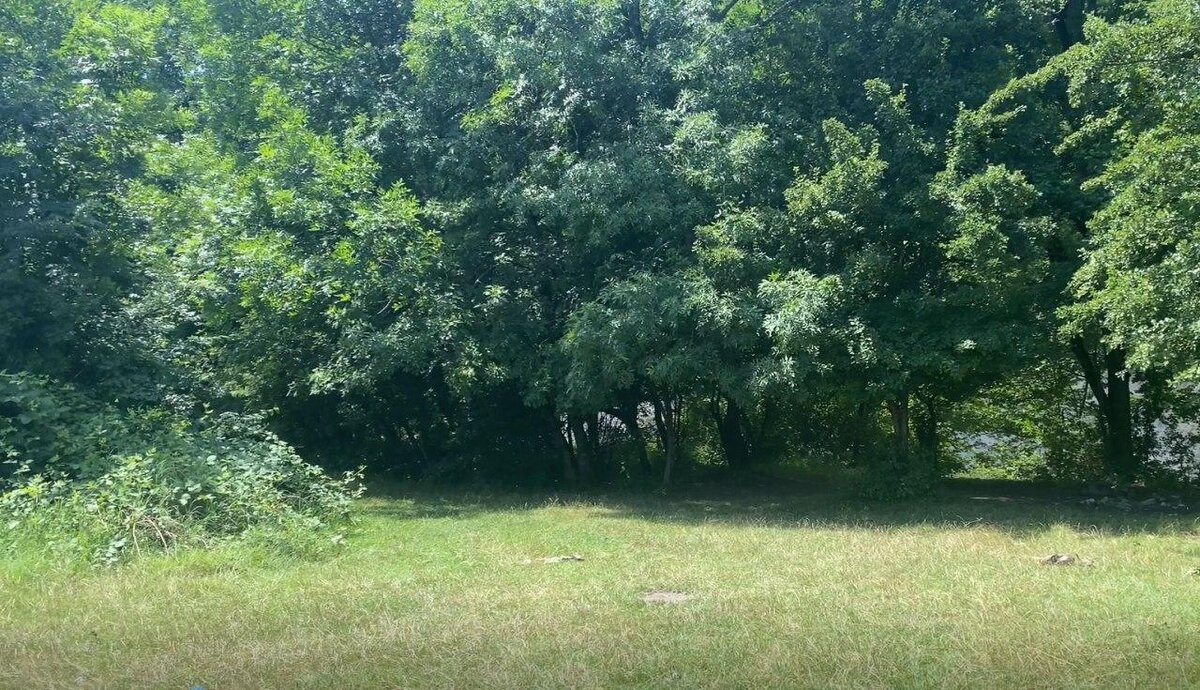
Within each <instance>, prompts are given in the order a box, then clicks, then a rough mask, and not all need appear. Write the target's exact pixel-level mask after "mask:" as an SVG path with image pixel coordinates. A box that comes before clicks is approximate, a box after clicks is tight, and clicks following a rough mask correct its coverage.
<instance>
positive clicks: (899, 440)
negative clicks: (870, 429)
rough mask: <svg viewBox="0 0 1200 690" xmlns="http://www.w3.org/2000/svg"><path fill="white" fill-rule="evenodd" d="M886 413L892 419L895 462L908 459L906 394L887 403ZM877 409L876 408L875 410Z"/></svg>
mask: <svg viewBox="0 0 1200 690" xmlns="http://www.w3.org/2000/svg"><path fill="white" fill-rule="evenodd" d="M887 408H888V413H889V414H891V417H892V451H893V453H894V454H895V457H896V459H897V460H903V459H906V458H907V457H908V450H909V448H908V422H909V409H908V394H907V393H905V394H903V395H901V396H900V397H898V398H893V399H891V400H889V401H888V402H887ZM876 409H878V408H876Z"/></svg>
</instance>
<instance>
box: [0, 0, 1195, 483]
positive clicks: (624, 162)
mask: <svg viewBox="0 0 1200 690" xmlns="http://www.w3.org/2000/svg"><path fill="white" fill-rule="evenodd" d="M1198 180H1200V7H1198V6H1197V5H1196V3H1195V2H1194V0H984V1H977V2H967V1H965V0H717V1H714V0H536V1H530V0H123V1H121V2H101V1H99V0H2V1H0V257H2V261H0V370H5V371H7V372H9V374H10V378H9V383H8V384H7V385H8V388H7V389H6V390H9V391H10V394H9V396H8V398H7V401H6V402H3V407H2V408H0V419H3V420H5V421H4V424H7V425H8V426H7V427H5V428H8V429H9V430H10V431H9V432H8V433H7V434H0V450H5V452H7V453H8V454H9V455H10V457H12V458H19V456H21V454H22V452H25V451H23V450H22V447H21V446H20V444H19V443H17V441H15V440H14V439H18V440H19V439H25V441H23V442H24V443H27V444H32V443H37V441H36V440H32V441H31V440H29V439H30V438H35V437H32V436H30V435H29V434H28V433H26V434H25V435H24V436H22V435H21V433H24V432H21V433H18V432H20V431H21V430H22V429H24V430H26V431H27V428H28V426H29V425H30V424H34V425H35V426H36V425H38V424H41V425H43V427H44V428H45V429H47V431H46V432H45V434H43V435H42V436H40V437H36V438H41V439H42V440H43V441H44V440H45V438H46V435H47V434H49V435H54V434H55V433H72V434H73V433H76V432H75V431H74V430H70V431H67V432H64V431H63V429H64V428H65V427H62V426H59V427H57V428H58V432H55V428H56V427H55V425H54V424H53V423H52V422H53V420H51V422H45V420H39V419H32V418H33V417H36V416H37V414H36V413H37V411H38V409H41V408H37V406H36V405H35V404H34V403H32V402H30V401H33V400H34V399H35V398H36V397H37V396H36V395H35V394H34V393H31V392H30V391H31V390H32V389H31V388H30V387H31V386H34V387H35V388H36V387H37V386H44V387H47V388H49V389H53V390H58V389H57V388H55V387H59V386H67V387H69V389H70V390H71V391H73V392H71V393H69V394H63V393H61V391H60V393H59V394H61V395H70V396H74V395H76V394H80V395H86V396H89V397H90V399H92V400H95V401H96V402H97V405H98V406H100V405H103V406H104V409H105V410H107V412H106V414H111V413H112V409H113V408H112V406H116V408H119V409H123V410H127V411H139V412H138V414H143V413H144V412H145V411H146V410H170V414H171V415H174V416H172V417H171V419H172V420H175V421H174V422H173V423H175V424H178V423H179V421H178V420H179V419H180V418H183V419H193V420H198V419H203V418H208V417H210V416H212V415H215V414H219V413H225V412H255V413H262V414H263V415H265V417H264V419H265V420H266V424H267V425H268V426H269V427H270V428H271V429H272V430H273V431H274V432H275V433H277V434H279V435H280V436H281V437H282V438H283V439H284V440H286V441H287V442H289V443H290V444H292V445H293V446H294V447H296V448H297V449H298V450H299V452H300V454H301V455H302V456H304V457H306V458H307V459H309V460H312V461H319V462H321V463H323V464H325V465H326V466H327V467H339V466H347V465H356V464H358V463H359V462H366V463H368V464H370V465H372V466H373V467H375V468H377V469H379V470H388V471H392V472H393V473H395V474H396V475H399V476H406V477H431V478H440V479H446V480H474V479H481V480H503V481H515V482H520V483H536V484H544V483H553V482H574V483H588V482H606V481H616V480H620V479H622V478H633V479H637V478H639V477H646V479H645V481H655V482H658V481H664V482H665V481H667V480H668V479H669V477H670V475H671V473H672V472H676V473H677V472H680V471H684V470H685V469H686V468H687V467H692V466H695V465H696V464H709V465H719V464H725V465H728V466H730V467H731V468H742V467H745V466H747V465H750V464H752V463H765V462H781V461H794V462H807V463H828V464H830V465H834V466H845V467H851V468H854V469H855V470H856V471H857V472H859V473H860V474H861V475H862V476H863V477H865V478H866V479H867V480H868V484H869V485H870V486H872V487H874V488H875V489H878V490H879V491H881V492H888V493H896V492H900V493H903V492H912V491H919V490H920V489H921V488H922V487H924V486H927V485H928V483H929V481H931V480H932V479H933V478H935V477H937V476H939V475H944V474H946V473H949V472H953V471H957V470H960V469H964V468H969V467H971V466H975V465H979V466H980V467H978V468H976V469H980V471H982V469H985V468H987V467H990V469H991V471H993V472H996V473H1000V474H1008V475H1019V476H1045V477H1056V478H1073V479H1088V480H1110V481H1119V482H1132V481H1153V480H1157V479H1160V478H1163V477H1168V476H1170V477H1174V478H1187V477H1194V476H1195V472H1196V469H1197V463H1196V458H1195V454H1194V453H1195V450H1194V449H1195V444H1194V443H1193V439H1192V438H1191V436H1190V435H1189V434H1190V433H1192V432H1193V430H1194V429H1195V427H1194V426H1189V423H1190V422H1191V421H1192V420H1195V419H1196V418H1197V416H1198V415H1197V407H1198V405H1197V402H1198V400H1197V396H1196V395H1195V393H1194V390H1195V388H1194V386H1195V383H1196V381H1197V378H1198V374H1200V369H1198V368H1197V365H1198V364H1200V268H1198V267H1200V183H1198V182H1197V181H1198ZM17 372H23V373H22V374H21V376H20V377H16V378H14V376H15V375H16V373H17ZM18 384H19V385H18ZM18 390H19V391H23V392H21V393H20V394H17V393H11V391H18ZM72 399H74V398H72ZM72 409H76V408H72ZM13 429H16V430H17V431H12V430H13ZM89 438H90V437H89ZM6 439H7V440H6ZM97 443H99V442H97ZM94 447H97V448H102V447H103V445H102V444H101V445H95V446H94ZM972 448H974V449H975V450H980V449H982V450H983V452H976V453H972V452H971V450H972ZM25 455H29V453H28V452H25ZM100 455H103V452H100ZM38 457H39V458H40V459H39V460H38V461H37V463H35V466H33V467H30V466H29V464H28V463H26V466H25V467H26V470H27V471H37V470H39V469H42V468H44V467H45V466H48V465H51V464H53V462H54V458H51V457H49V456H45V454H42V455H39V456H38Z"/></svg>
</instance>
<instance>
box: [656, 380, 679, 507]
mask: <svg viewBox="0 0 1200 690" xmlns="http://www.w3.org/2000/svg"><path fill="white" fill-rule="evenodd" d="M679 417H680V405H679V403H678V402H677V401H673V400H665V401H659V400H655V401H654V425H655V427H656V428H657V429H658V435H659V440H660V442H661V443H662V449H663V458H664V462H663V479H662V488H663V489H664V490H665V489H666V488H667V485H668V484H670V483H671V473H672V472H673V471H674V469H675V463H676V462H677V461H678V459H679Z"/></svg>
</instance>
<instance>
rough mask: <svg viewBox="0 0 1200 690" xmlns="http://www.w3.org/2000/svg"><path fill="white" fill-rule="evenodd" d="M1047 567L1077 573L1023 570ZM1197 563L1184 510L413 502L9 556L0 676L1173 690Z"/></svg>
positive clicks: (323, 684)
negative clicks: (77, 560) (308, 550)
mask: <svg viewBox="0 0 1200 690" xmlns="http://www.w3.org/2000/svg"><path fill="white" fill-rule="evenodd" d="M1056 551H1058V552H1062V551H1069V552H1074V553H1079V554H1080V555H1083V556H1086V557H1088V558H1091V559H1093V560H1094V561H1095V567H1092V568H1083V567H1044V566H1040V565H1038V563H1037V559H1038V557H1039V556H1043V555H1045V554H1048V553H1051V552H1056ZM570 553H578V554H581V555H583V556H584V558H585V560H584V561H583V562H578V563H561V564H553V565H547V564H541V563H538V562H537V561H536V559H538V558H540V557H544V556H551V555H555V554H570ZM526 559H534V560H535V562H534V563H533V564H532V565H528V564H524V563H523V561H525V560H526ZM1197 566H1200V529H1198V524H1197V521H1196V519H1195V518H1194V516H1153V515H1138V514H1123V513H1107V512H1102V511H1096V510H1085V509H1082V508H1078V507H1073V506H1069V505H1056V504H1052V503H1049V502H1047V501H1045V500H1043V499H1038V500H1034V499H1027V500H1021V499H1017V500H1013V501H1008V502H1001V501H992V500H986V501H985V500H973V499H972V498H971V497H970V496H969V495H967V494H963V495H960V496H958V497H952V498H950V499H949V500H946V501H944V502H941V503H938V504H929V505H924V504H912V505H907V506H900V507H886V506H865V505H863V504H861V503H859V502H856V501H852V500H845V499H834V498H831V497H823V496H799V495H796V496H788V495H786V494H783V493H774V494H772V495H769V496H762V495H752V494H741V493H739V494H710V495H707V496H704V495H694V496H681V497H673V498H668V499H661V498H652V497H644V498H628V497H609V498H605V497H593V498H591V499H587V500H553V499H548V498H546V497H545V496H532V495H521V496H514V495H503V496H478V495H476V496H470V495H463V494H447V495H445V496H437V495H431V494H409V495H407V496H402V497H399V498H392V499H370V500H368V501H365V502H364V503H363V505H362V507H361V509H360V518H359V525H358V526H357V528H356V529H355V530H354V531H352V532H351V533H350V535H349V538H348V543H347V546H346V547H345V548H342V549H341V550H340V551H339V552H338V553H336V555H333V556H331V557H330V558H329V559H326V560H321V561H313V560H302V559H288V558H286V557H281V556H279V555H277V554H275V553H273V552H270V551H267V550H265V549H256V548H250V547H237V548H225V549H222V550H217V551H212V552H192V553H185V554H176V555H172V556H161V557H153V558H146V559H143V560H141V561H139V562H136V563H134V564H132V565H127V566H123V567H120V568H117V569H110V570H101V571H81V570H78V569H74V570H56V569H55V568H53V567H52V566H50V565H48V564H46V563H45V562H42V561H39V560H37V559H35V558H33V557H31V556H18V557H16V558H13V559H12V560H10V561H9V562H7V563H5V564H4V565H2V566H0V685H2V686H4V687H12V688H37V687H71V688H79V687H112V688H131V687H147V688H190V687H192V686H195V685H200V686H202V687H204V688H209V689H219V688H250V687H253V688H257V687H268V688H351V687H361V688H380V687H401V688H439V687H444V688H488V689H492V690H494V689H496V688H530V687H576V688H579V687H630V688H641V687H647V688H655V687H676V688H696V687H730V688H770V687H812V688H827V687H913V688H916V687H922V688H923V687H952V688H956V687H963V688H966V687H1023V688H1030V687H1164V688H1181V687H1190V686H1197V685H1200V577H1196V576H1192V575H1189V570H1191V569H1192V568H1195V567H1197ZM656 589H661V590H672V591H682V592H687V593H689V594H691V595H693V597H694V598H692V599H691V600H690V601H688V602H686V603H683V604H678V605H662V606H650V605H647V604H644V603H643V602H642V601H641V600H640V595H641V594H642V593H644V592H646V591H649V590H656Z"/></svg>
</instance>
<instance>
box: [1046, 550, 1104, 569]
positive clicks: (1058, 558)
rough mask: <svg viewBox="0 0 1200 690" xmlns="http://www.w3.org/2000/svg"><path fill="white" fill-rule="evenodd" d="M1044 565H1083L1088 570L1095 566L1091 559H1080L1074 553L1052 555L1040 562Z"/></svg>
mask: <svg viewBox="0 0 1200 690" xmlns="http://www.w3.org/2000/svg"><path fill="white" fill-rule="evenodd" d="M1038 563H1041V564H1042V565H1081V566H1084V567H1087V568H1090V567H1092V565H1094V564H1093V563H1092V559H1090V558H1080V557H1079V556H1076V555H1075V554H1073V553H1052V554H1050V555H1049V556H1046V557H1045V558H1041V559H1039V560H1038Z"/></svg>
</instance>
